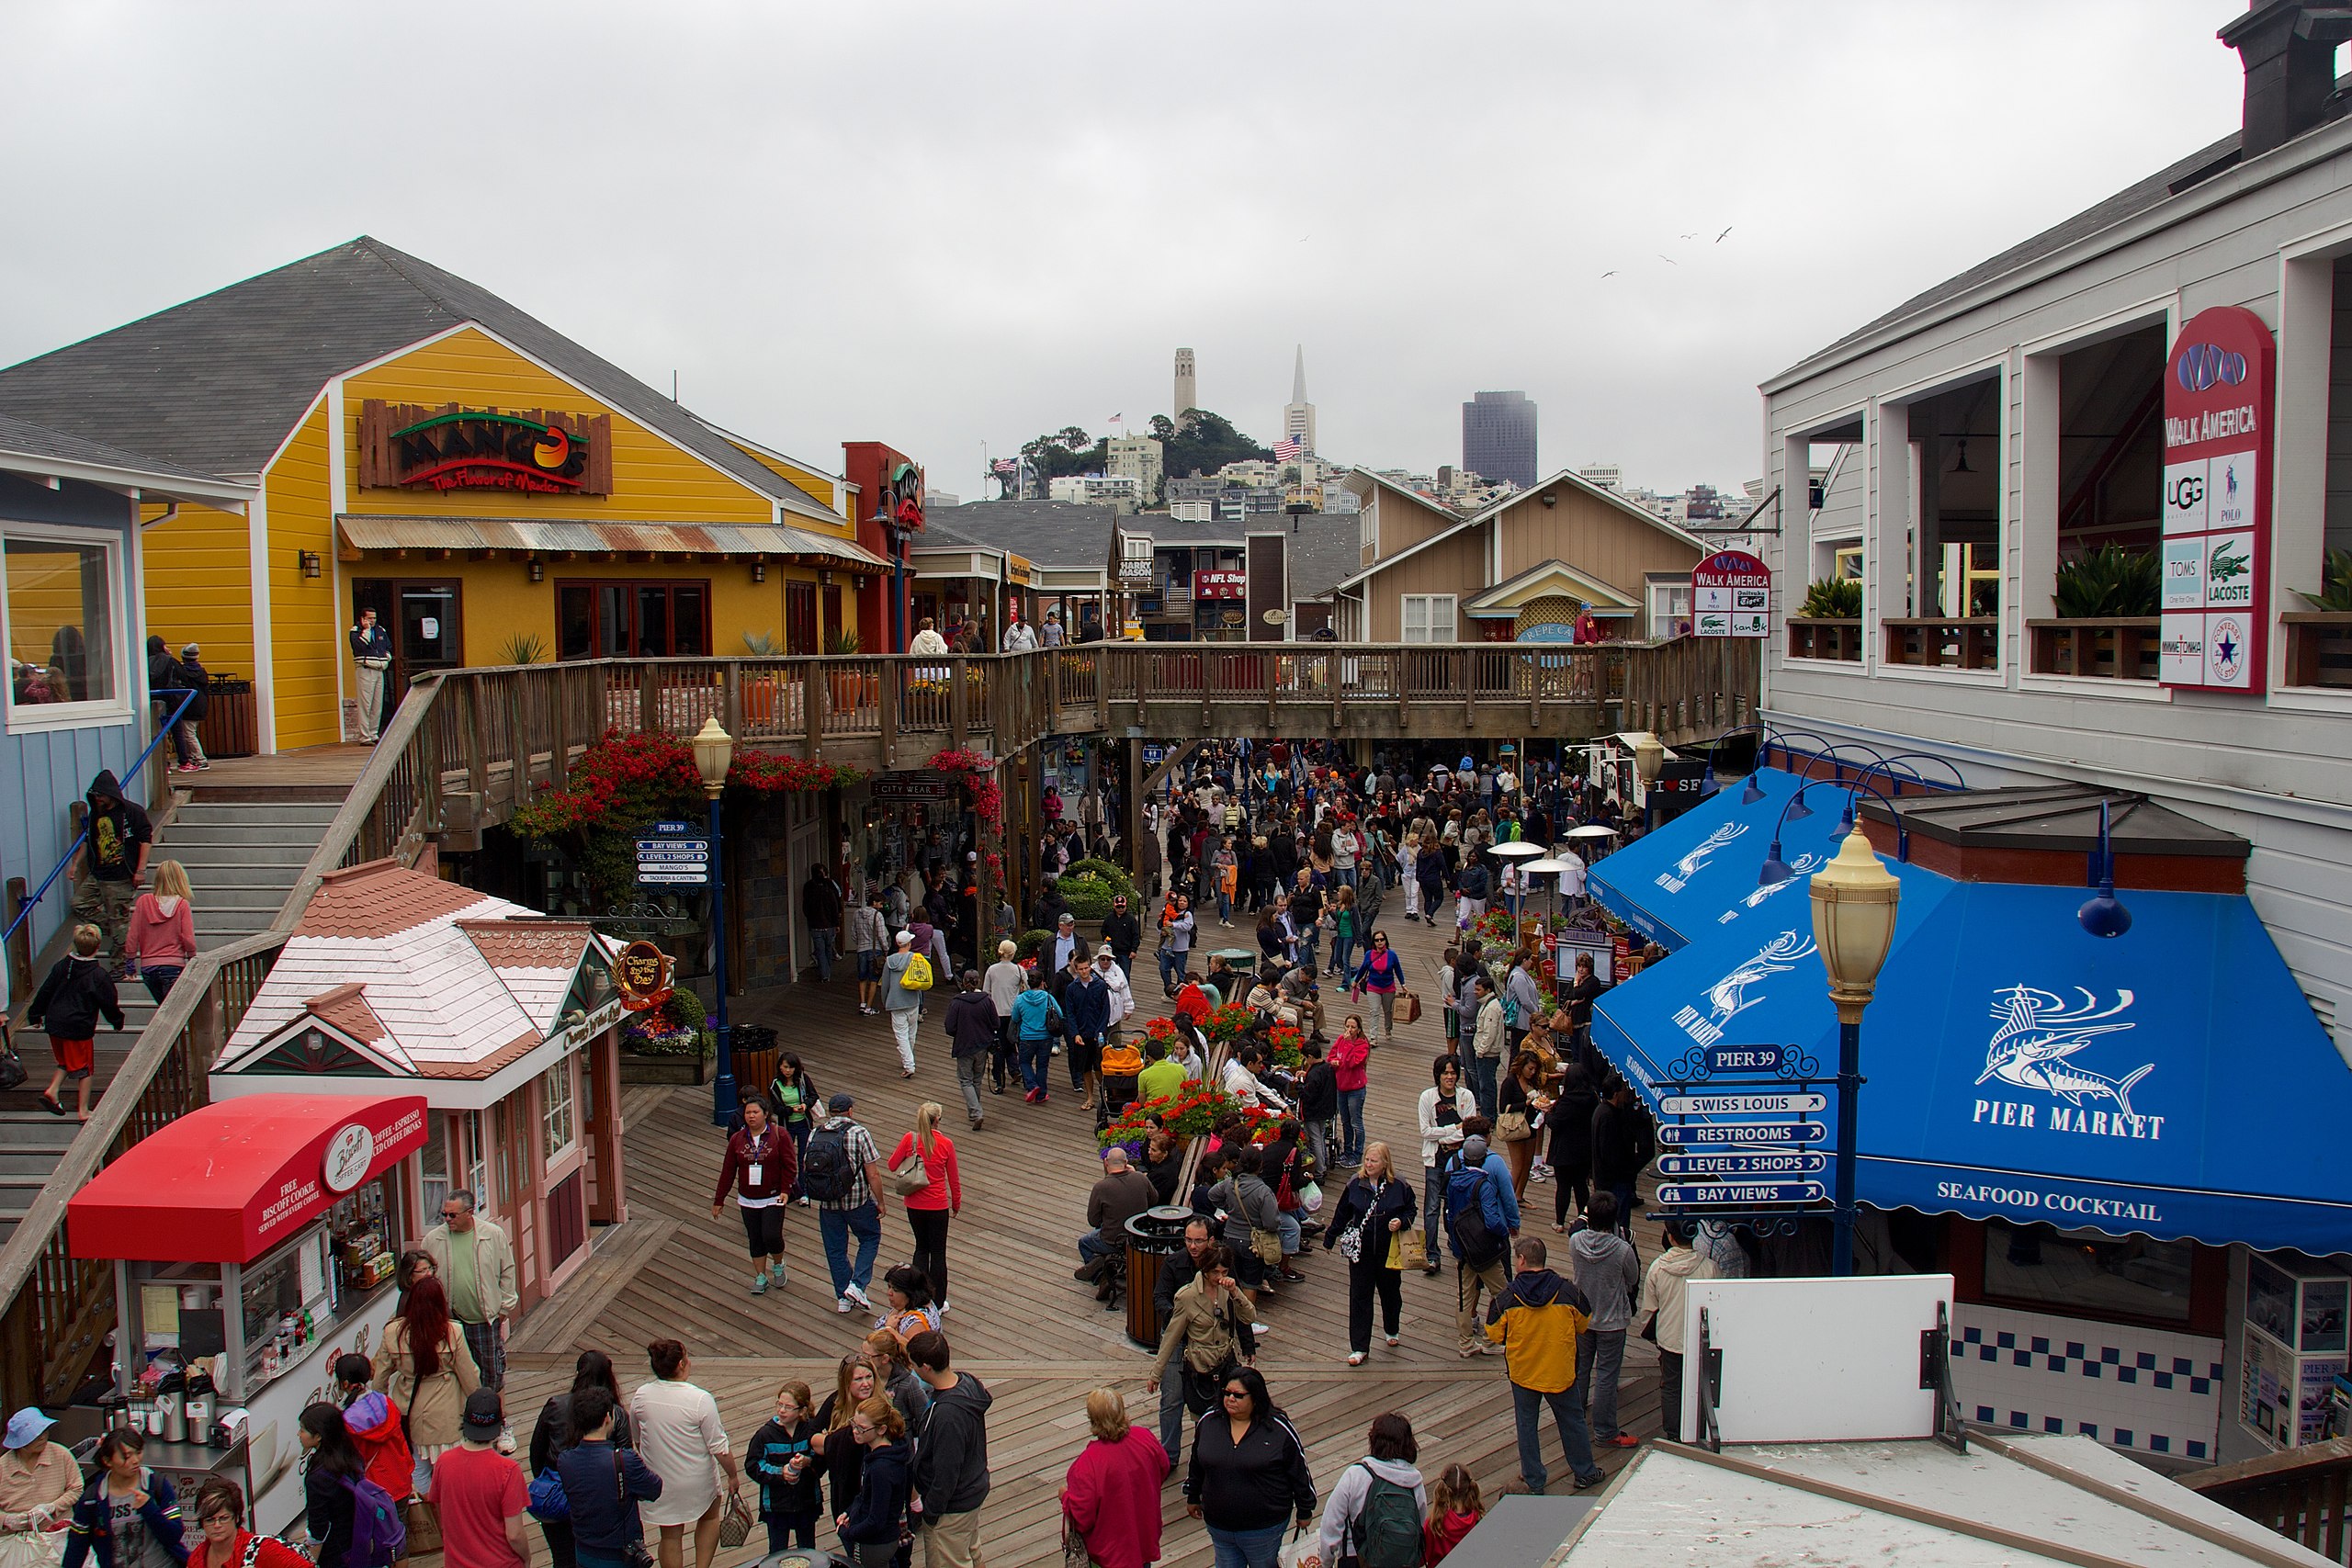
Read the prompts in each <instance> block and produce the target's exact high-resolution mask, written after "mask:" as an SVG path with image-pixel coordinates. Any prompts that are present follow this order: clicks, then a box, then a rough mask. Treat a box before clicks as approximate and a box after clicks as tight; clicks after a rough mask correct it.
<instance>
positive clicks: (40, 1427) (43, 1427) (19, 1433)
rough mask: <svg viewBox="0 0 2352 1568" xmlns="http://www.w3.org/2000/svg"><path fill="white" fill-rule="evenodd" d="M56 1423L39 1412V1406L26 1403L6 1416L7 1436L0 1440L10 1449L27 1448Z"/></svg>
mask: <svg viewBox="0 0 2352 1568" xmlns="http://www.w3.org/2000/svg"><path fill="white" fill-rule="evenodd" d="M56 1425H57V1422H56V1421H55V1420H54V1419H53V1418H51V1417H50V1416H44V1415H42V1414H41V1412H40V1406H38V1405H32V1404H28V1405H26V1406H25V1407H24V1408H23V1409H22V1410H19V1411H17V1413H16V1414H15V1415H14V1416H9V1417H8V1432H7V1436H6V1438H5V1439H0V1441H5V1442H6V1445H7V1446H8V1447H9V1448H12V1449H21V1448H28V1447H30V1446H31V1445H32V1443H33V1441H34V1440H35V1439H36V1438H39V1437H40V1435H41V1434H42V1433H43V1432H46V1431H48V1430H49V1429H50V1428H51V1427H54V1426H56Z"/></svg>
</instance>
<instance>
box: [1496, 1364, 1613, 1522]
mask: <svg viewBox="0 0 2352 1568" xmlns="http://www.w3.org/2000/svg"><path fill="white" fill-rule="evenodd" d="M1546 1404H1549V1405H1550V1406H1551V1407H1552V1419H1553V1421H1554V1422H1555V1423H1556V1424H1557V1425H1558V1427H1559V1428H1560V1449H1561V1451H1562V1452H1564V1453H1566V1455H1567V1456H1568V1469H1569V1471H1570V1472H1572V1473H1573V1474H1574V1475H1575V1476H1576V1478H1577V1483H1579V1484H1581V1485H1586V1486H1590V1485H1594V1484H1596V1483H1599V1482H1600V1481H1602V1480H1603V1479H1605V1478H1604V1477H1603V1475H1602V1474H1601V1471H1600V1466H1599V1465H1597V1464H1595V1463H1593V1462H1592V1434H1591V1433H1589V1432H1588V1431H1586V1430H1585V1425H1584V1409H1583V1407H1582V1406H1581V1405H1580V1404H1578V1402H1577V1391H1576V1390H1575V1389H1572V1388H1568V1389H1562V1390H1561V1391H1560V1392H1559V1393H1536V1392H1535V1390H1533V1389H1532V1388H1521V1387H1520V1385H1519V1384H1517V1383H1513V1384H1511V1385H1510V1413H1511V1417H1512V1419H1513V1421H1514V1422H1515V1424H1516V1425H1517V1426H1518V1427H1519V1478H1520V1480H1521V1481H1522V1482H1524V1483H1526V1485H1527V1490H1528V1491H1529V1492H1531V1493H1532V1494H1534V1495H1537V1496H1541V1495H1543V1493H1544V1482H1545V1481H1546V1480H1548V1479H1549V1474H1548V1472H1546V1471H1545V1470H1544V1440H1543V1436H1542V1428H1541V1426H1540V1423H1541V1422H1542V1421H1543V1419H1544V1405H1546Z"/></svg>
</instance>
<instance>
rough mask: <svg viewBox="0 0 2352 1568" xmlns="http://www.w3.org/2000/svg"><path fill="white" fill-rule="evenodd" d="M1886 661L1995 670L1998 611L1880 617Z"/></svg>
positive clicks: (1998, 646)
mask: <svg viewBox="0 0 2352 1568" xmlns="http://www.w3.org/2000/svg"><path fill="white" fill-rule="evenodd" d="M1879 625H1880V626H1883V627H1884V628H1885V632H1884V635H1885V637H1886V662H1887V663H1889V664H1911V665H1924V666H1926V667H1927V668H1928V669H1931V670H1934V669H1940V670H1997V669H1998V668H2000V663H2001V619H2000V617H1999V616H1998V615H1973V616H1951V615H1931V616H1928V617H1925V618H1917V617H1905V618H1904V619H1900V620H1896V619H1883V620H1881V621H1880V622H1879Z"/></svg>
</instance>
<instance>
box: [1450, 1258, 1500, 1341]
mask: <svg viewBox="0 0 2352 1568" xmlns="http://www.w3.org/2000/svg"><path fill="white" fill-rule="evenodd" d="M1509 1283H1510V1277H1509V1276H1508V1275H1507V1274H1506V1273H1505V1271H1504V1269H1503V1260H1502V1259H1501V1258H1496V1259H1495V1260H1494V1261H1493V1262H1492V1263H1489V1264H1487V1266H1486V1267H1485V1268H1484V1269H1473V1268H1472V1267H1470V1265H1469V1264H1467V1263H1465V1262H1464V1261H1463V1260H1462V1259H1461V1258H1455V1259H1454V1260H1453V1337H1454V1338H1455V1339H1456V1340H1458V1341H1459V1342H1460V1348H1462V1349H1464V1350H1476V1349H1480V1348H1484V1347H1486V1346H1487V1345H1488V1344H1490V1343H1492V1341H1490V1340H1488V1339H1487V1329H1486V1324H1485V1321H1484V1319H1483V1318H1482V1316H1481V1315H1480V1314H1479V1311H1478V1292H1479V1291H1480V1289H1482V1288H1483V1289H1484V1290H1485V1291H1486V1292H1487V1295H1488V1296H1489V1297H1493V1296H1499V1295H1501V1294H1502V1293H1503V1287H1504V1286H1505V1285H1507V1284H1509Z"/></svg>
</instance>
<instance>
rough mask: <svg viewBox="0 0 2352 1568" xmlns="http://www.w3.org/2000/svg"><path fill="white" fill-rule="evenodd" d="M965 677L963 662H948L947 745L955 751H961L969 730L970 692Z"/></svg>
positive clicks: (970, 716)
mask: <svg viewBox="0 0 2352 1568" xmlns="http://www.w3.org/2000/svg"><path fill="white" fill-rule="evenodd" d="M966 677H967V671H966V668H965V661H964V660H961V659H955V660H949V661H948V665H947V744H948V745H950V746H952V747H955V748H956V750H963V747H964V740H965V737H966V736H967V734H968V733H969V732H970V729H971V719H972V701H971V692H970V690H969V688H968V687H967V685H966V684H965V681H966Z"/></svg>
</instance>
